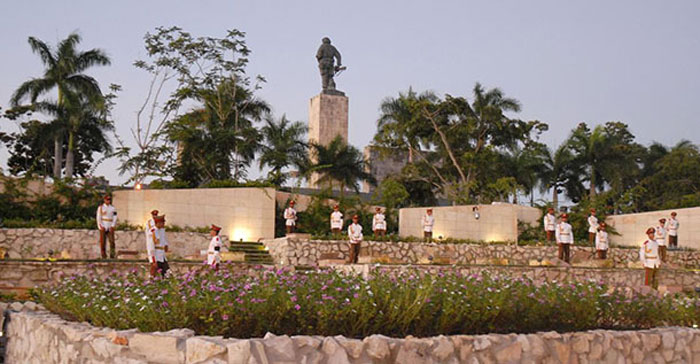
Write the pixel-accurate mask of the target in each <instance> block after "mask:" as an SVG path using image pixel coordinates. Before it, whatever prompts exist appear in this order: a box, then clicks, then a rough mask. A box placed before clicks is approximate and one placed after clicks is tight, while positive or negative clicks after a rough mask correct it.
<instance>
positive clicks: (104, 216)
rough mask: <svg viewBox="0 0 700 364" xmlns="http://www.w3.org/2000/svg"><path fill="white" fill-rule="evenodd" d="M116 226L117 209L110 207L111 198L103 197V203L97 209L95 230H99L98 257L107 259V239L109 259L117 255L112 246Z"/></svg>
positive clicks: (113, 245) (108, 196)
mask: <svg viewBox="0 0 700 364" xmlns="http://www.w3.org/2000/svg"><path fill="white" fill-rule="evenodd" d="M116 226H117V209H116V208H115V207H114V205H112V196H110V195H105V197H104V199H103V203H102V204H101V205H100V207H98V208H97V228H98V229H100V257H101V258H102V259H107V252H106V247H105V239H109V257H110V258H112V259H114V258H115V257H116V255H117V252H116V247H115V244H114V229H115V228H116Z"/></svg>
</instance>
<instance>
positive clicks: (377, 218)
mask: <svg viewBox="0 0 700 364" xmlns="http://www.w3.org/2000/svg"><path fill="white" fill-rule="evenodd" d="M372 231H374V236H386V217H385V216H384V214H383V213H382V208H381V207H377V208H375V209H374V217H373V218H372Z"/></svg>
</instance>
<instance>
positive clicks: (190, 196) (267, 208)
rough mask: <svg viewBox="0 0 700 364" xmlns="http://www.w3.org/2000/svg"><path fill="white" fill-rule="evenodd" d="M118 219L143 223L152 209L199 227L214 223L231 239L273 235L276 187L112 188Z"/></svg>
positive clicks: (171, 221) (174, 220)
mask: <svg viewBox="0 0 700 364" xmlns="http://www.w3.org/2000/svg"><path fill="white" fill-rule="evenodd" d="M114 206H115V207H116V208H117V210H118V215H119V220H120V221H128V222H129V223H131V224H135V225H144V224H145V222H146V221H147V220H148V219H149V217H150V212H151V210H153V209H156V210H158V211H160V213H161V214H165V215H166V220H167V222H168V224H172V225H178V226H182V227H184V226H192V227H202V226H210V225H211V224H216V225H218V226H221V227H222V228H223V230H222V231H221V233H222V234H225V235H228V236H229V237H230V238H231V239H234V240H240V239H243V240H245V241H257V240H258V239H263V238H265V239H270V238H274V236H275V189H273V188H196V189H175V190H139V191H136V190H122V191H116V192H114Z"/></svg>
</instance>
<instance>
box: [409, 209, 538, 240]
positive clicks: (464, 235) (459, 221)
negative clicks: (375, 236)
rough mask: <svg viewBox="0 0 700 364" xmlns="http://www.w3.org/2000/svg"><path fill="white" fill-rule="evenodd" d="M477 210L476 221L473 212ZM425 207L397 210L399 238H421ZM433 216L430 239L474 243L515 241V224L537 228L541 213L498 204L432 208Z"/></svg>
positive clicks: (516, 236)
mask: <svg viewBox="0 0 700 364" xmlns="http://www.w3.org/2000/svg"><path fill="white" fill-rule="evenodd" d="M474 206H478V207H479V215H480V216H479V219H478V220H477V219H476V218H475V217H474V212H473V211H472V209H473V208H474ZM427 209H428V208H427V207H412V208H405V209H401V210H399V235H401V236H416V237H422V236H423V228H422V225H421V218H422V217H423V215H425V212H426V210H427ZM432 209H433V216H435V226H434V228H433V238H434V239H438V238H439V237H441V236H442V237H443V238H456V239H471V240H476V241H487V242H488V241H513V242H515V241H517V239H518V220H521V221H524V222H526V223H529V224H532V225H536V224H538V219H539V218H540V210H539V209H537V208H534V207H528V206H521V205H514V204H507V203H499V204H492V205H462V206H444V207H432Z"/></svg>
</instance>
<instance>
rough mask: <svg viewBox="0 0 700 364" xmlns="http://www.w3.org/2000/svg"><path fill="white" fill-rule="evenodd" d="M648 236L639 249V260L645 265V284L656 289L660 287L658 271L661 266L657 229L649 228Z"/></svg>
mask: <svg viewBox="0 0 700 364" xmlns="http://www.w3.org/2000/svg"><path fill="white" fill-rule="evenodd" d="M647 237H648V239H647V240H646V241H645V242H644V244H642V247H641V248H640V249H639V260H640V261H641V262H642V265H643V266H644V285H645V286H651V287H652V288H654V289H656V288H657V287H658V282H657V280H656V273H657V271H658V269H659V266H661V260H660V259H659V243H658V242H657V241H656V229H654V228H653V227H650V228H648V229H647Z"/></svg>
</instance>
